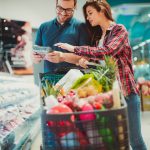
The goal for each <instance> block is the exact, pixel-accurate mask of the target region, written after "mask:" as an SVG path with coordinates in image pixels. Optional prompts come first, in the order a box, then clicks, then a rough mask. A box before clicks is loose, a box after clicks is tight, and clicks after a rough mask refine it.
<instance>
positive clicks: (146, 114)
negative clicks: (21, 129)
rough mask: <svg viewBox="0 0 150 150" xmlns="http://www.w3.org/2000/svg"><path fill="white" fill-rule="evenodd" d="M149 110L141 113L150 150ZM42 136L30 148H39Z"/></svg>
mask: <svg viewBox="0 0 150 150" xmlns="http://www.w3.org/2000/svg"><path fill="white" fill-rule="evenodd" d="M149 116H150V112H143V113H142V133H143V137H144V140H145V142H146V145H147V149H148V150H150V117H149ZM41 141H42V136H41V134H39V135H38V136H37V138H36V139H35V142H34V143H33V145H32V148H31V150H40V145H41Z"/></svg>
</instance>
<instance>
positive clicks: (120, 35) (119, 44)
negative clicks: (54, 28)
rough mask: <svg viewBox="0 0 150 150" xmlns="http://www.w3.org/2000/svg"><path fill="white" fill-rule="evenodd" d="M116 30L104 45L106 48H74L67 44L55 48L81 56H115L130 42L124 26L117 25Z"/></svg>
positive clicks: (58, 44)
mask: <svg viewBox="0 0 150 150" xmlns="http://www.w3.org/2000/svg"><path fill="white" fill-rule="evenodd" d="M114 28H116V29H113V31H111V32H112V33H111V36H110V37H109V39H108V40H107V43H105V44H104V47H90V46H73V45H70V44H67V43H57V44H55V46H58V47H60V48H62V49H65V50H68V51H70V52H74V53H75V54H77V55H80V56H87V57H96V58H102V57H103V56H104V55H112V56H115V55H116V54H118V53H120V51H121V50H123V47H124V46H125V44H126V43H125V42H126V41H127V40H128V33H127V31H126V29H125V27H124V26H122V25H117V26H116V27H114Z"/></svg>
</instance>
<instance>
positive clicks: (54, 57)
mask: <svg viewBox="0 0 150 150" xmlns="http://www.w3.org/2000/svg"><path fill="white" fill-rule="evenodd" d="M81 58H82V57H81V56H78V55H76V54H74V53H62V52H58V51H54V52H52V53H49V54H47V55H46V57H45V59H46V60H48V61H50V62H53V63H60V62H68V63H72V64H76V65H78V63H79V60H80V59H81Z"/></svg>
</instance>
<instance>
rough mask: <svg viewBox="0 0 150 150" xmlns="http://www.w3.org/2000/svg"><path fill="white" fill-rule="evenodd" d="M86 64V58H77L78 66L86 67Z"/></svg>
mask: <svg viewBox="0 0 150 150" xmlns="http://www.w3.org/2000/svg"><path fill="white" fill-rule="evenodd" d="M87 64H88V58H84V57H83V58H81V59H80V60H79V62H78V64H77V65H79V66H81V67H83V68H88V66H87Z"/></svg>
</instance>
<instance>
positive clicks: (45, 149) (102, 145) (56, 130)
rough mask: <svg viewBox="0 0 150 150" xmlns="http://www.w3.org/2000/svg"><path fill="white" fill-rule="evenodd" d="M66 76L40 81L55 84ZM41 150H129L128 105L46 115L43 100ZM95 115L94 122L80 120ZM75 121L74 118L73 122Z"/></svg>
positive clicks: (123, 102)
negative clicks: (82, 116) (85, 116)
mask: <svg viewBox="0 0 150 150" xmlns="http://www.w3.org/2000/svg"><path fill="white" fill-rule="evenodd" d="M62 77H63V75H52V74H48V73H46V74H44V73H43V74H40V79H41V80H43V78H44V79H48V80H50V81H52V82H53V83H56V82H57V81H58V80H59V79H61V78H62ZM41 102H42V103H41V105H42V108H43V109H42V114H41V124H42V140H43V143H42V150H129V131H128V117H127V106H126V103H125V101H122V105H121V108H119V109H111V110H103V111H102V110H94V111H91V112H73V113H67V114H47V113H46V110H44V107H43V106H44V97H41ZM91 114H95V115H96V119H95V120H86V121H82V120H79V116H80V115H91ZM72 118H75V119H74V120H73V119H72Z"/></svg>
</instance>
